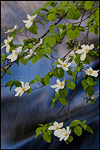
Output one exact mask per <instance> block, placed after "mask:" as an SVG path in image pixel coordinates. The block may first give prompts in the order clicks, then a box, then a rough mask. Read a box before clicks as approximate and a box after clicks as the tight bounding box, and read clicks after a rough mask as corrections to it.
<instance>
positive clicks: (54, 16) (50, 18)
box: [47, 13, 56, 21]
mask: <svg viewBox="0 0 100 150" xmlns="http://www.w3.org/2000/svg"><path fill="white" fill-rule="evenodd" d="M47 19H48V20H49V21H55V20H56V15H55V14H54V13H50V14H49V15H48V17H47Z"/></svg>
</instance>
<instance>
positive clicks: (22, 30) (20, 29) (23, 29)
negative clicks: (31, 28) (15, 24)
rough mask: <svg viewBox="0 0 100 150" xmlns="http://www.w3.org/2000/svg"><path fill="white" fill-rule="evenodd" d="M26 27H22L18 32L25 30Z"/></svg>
mask: <svg viewBox="0 0 100 150" xmlns="http://www.w3.org/2000/svg"><path fill="white" fill-rule="evenodd" d="M25 29H26V27H23V28H21V29H20V30H18V32H22V31H23V30H25Z"/></svg>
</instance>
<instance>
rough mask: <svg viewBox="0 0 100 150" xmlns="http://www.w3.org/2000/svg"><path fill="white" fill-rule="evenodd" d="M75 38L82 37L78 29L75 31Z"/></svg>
mask: <svg viewBox="0 0 100 150" xmlns="http://www.w3.org/2000/svg"><path fill="white" fill-rule="evenodd" d="M74 34H75V38H77V37H78V36H79V35H80V31H79V30H78V29H75V30H74Z"/></svg>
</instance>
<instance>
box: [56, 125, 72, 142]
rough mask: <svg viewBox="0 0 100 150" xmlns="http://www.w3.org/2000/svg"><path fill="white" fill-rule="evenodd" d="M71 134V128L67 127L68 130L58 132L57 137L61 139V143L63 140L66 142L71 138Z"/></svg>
mask: <svg viewBox="0 0 100 150" xmlns="http://www.w3.org/2000/svg"><path fill="white" fill-rule="evenodd" d="M70 134H71V130H70V127H69V126H67V127H66V129H65V128H63V129H60V130H58V131H56V136H57V137H59V138H60V139H59V141H62V140H64V141H66V140H67V139H68V138H69V135H70Z"/></svg>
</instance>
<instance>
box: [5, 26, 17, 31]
mask: <svg viewBox="0 0 100 150" xmlns="http://www.w3.org/2000/svg"><path fill="white" fill-rule="evenodd" d="M18 28H19V27H18V26H17V25H15V26H14V28H13V29H11V30H10V29H8V31H7V32H5V33H10V32H14V31H15V30H16V29H18Z"/></svg>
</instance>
